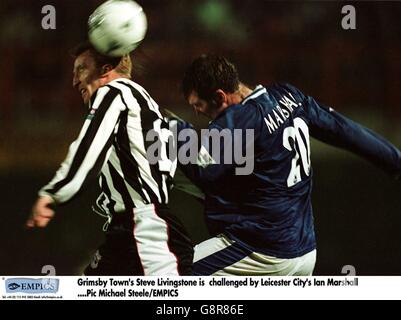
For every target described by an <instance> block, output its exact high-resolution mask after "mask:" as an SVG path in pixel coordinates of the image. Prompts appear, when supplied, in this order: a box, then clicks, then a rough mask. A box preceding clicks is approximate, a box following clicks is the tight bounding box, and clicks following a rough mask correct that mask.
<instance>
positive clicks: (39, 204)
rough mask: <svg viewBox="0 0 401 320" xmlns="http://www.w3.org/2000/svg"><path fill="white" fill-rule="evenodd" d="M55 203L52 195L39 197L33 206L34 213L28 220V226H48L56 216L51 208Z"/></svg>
mask: <svg viewBox="0 0 401 320" xmlns="http://www.w3.org/2000/svg"><path fill="white" fill-rule="evenodd" d="M53 203H54V201H53V199H52V198H50V197H46V196H44V197H39V198H38V200H36V202H35V204H34V205H33V207H32V214H31V216H30V218H29V219H28V221H27V222H26V226H27V227H28V228H34V227H39V228H44V227H46V226H47V224H48V223H49V222H50V220H51V219H53V217H54V210H53V209H52V208H51V205H52V204H53Z"/></svg>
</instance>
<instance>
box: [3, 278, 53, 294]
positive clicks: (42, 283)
mask: <svg viewBox="0 0 401 320" xmlns="http://www.w3.org/2000/svg"><path fill="white" fill-rule="evenodd" d="M5 284H6V292H7V293H15V292H23V293H57V291H58V284H59V280H58V279H51V278H41V279H29V278H10V279H6V283H5Z"/></svg>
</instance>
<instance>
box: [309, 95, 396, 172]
mask: <svg viewBox="0 0 401 320" xmlns="http://www.w3.org/2000/svg"><path fill="white" fill-rule="evenodd" d="M304 99H305V100H304V103H305V104H304V105H305V106H306V111H307V113H308V117H309V120H310V131H311V135H312V136H313V137H314V138H316V139H318V140H321V141H323V142H325V143H328V144H331V145H333V146H336V147H339V148H342V149H346V150H348V151H351V152H353V153H355V154H357V155H359V156H361V157H363V158H365V159H367V160H368V161H370V162H372V163H373V164H374V165H376V166H378V167H380V168H382V169H383V170H385V171H386V172H388V173H389V174H391V175H393V176H394V177H396V178H400V177H401V152H400V150H399V149H398V148H397V147H395V146H394V145H392V144H391V143H390V142H389V141H387V140H386V139H384V138H383V137H381V136H380V135H378V134H377V133H375V132H373V131H372V130H370V129H367V128H365V127H363V126H361V125H360V124H358V123H356V122H354V121H352V120H350V119H348V118H346V117H344V116H343V115H341V114H340V113H338V112H336V111H335V110H333V109H332V108H327V107H325V106H322V105H320V104H319V103H318V102H317V101H316V100H314V99H313V98H312V97H308V96H306V97H304Z"/></svg>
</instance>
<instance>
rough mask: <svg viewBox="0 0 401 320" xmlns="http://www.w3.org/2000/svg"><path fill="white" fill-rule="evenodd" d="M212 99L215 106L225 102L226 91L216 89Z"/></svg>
mask: <svg viewBox="0 0 401 320" xmlns="http://www.w3.org/2000/svg"><path fill="white" fill-rule="evenodd" d="M213 101H214V102H215V103H216V105H217V106H221V105H222V104H223V103H224V102H226V93H225V92H224V91H223V90H221V89H218V90H216V91H215V92H214V94H213Z"/></svg>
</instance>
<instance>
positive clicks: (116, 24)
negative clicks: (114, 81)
mask: <svg viewBox="0 0 401 320" xmlns="http://www.w3.org/2000/svg"><path fill="white" fill-rule="evenodd" d="M88 27H89V32H88V36H89V41H90V42H91V43H92V45H93V46H94V47H95V49H96V50H97V51H98V52H100V53H102V54H105V55H108V56H111V57H121V56H123V55H125V54H127V53H129V52H131V51H132V50H134V49H135V48H136V47H137V46H138V45H139V44H140V42H141V41H142V40H143V38H144V37H145V34H146V30H147V27H148V24H147V19H146V15H145V12H144V11H143V9H142V7H141V6H140V5H139V4H138V3H136V2H135V1H132V0H109V1H106V2H104V3H103V4H101V5H100V6H99V7H97V8H96V9H95V11H93V13H92V14H91V16H90V17H89V20H88Z"/></svg>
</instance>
